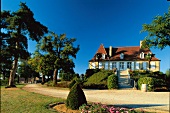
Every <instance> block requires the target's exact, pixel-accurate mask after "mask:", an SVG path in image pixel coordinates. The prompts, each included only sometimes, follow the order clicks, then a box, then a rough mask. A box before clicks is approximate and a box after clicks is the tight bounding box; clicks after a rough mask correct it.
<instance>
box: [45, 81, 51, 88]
mask: <svg viewBox="0 0 170 113" xmlns="http://www.w3.org/2000/svg"><path fill="white" fill-rule="evenodd" d="M45 85H47V86H50V87H53V81H51V80H50V81H48V82H46V83H45Z"/></svg>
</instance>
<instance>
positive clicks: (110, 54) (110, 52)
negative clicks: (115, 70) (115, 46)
mask: <svg viewBox="0 0 170 113" xmlns="http://www.w3.org/2000/svg"><path fill="white" fill-rule="evenodd" d="M109 56H110V57H111V56H112V46H110V47H109Z"/></svg>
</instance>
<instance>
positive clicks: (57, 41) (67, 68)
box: [40, 32, 79, 86]
mask: <svg viewBox="0 0 170 113" xmlns="http://www.w3.org/2000/svg"><path fill="white" fill-rule="evenodd" d="M75 41H76V39H75V38H70V39H69V38H66V34H62V35H60V36H58V35H57V34H55V33H53V32H50V33H49V35H48V36H45V37H44V38H43V39H42V41H41V43H40V50H41V51H42V52H44V53H47V54H48V56H49V57H48V58H50V60H52V61H53V65H51V66H52V68H53V69H54V74H53V85H54V86H55V85H56V84H57V76H58V73H59V71H62V72H63V73H74V70H73V68H74V67H75V65H74V62H73V59H72V58H76V54H77V52H78V51H79V45H78V46H77V47H74V46H73V43H74V42H75Z"/></svg>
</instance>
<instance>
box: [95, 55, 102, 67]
mask: <svg viewBox="0 0 170 113" xmlns="http://www.w3.org/2000/svg"><path fill="white" fill-rule="evenodd" d="M96 57H97V62H98V69H99V61H100V58H101V57H102V54H101V53H97V54H96Z"/></svg>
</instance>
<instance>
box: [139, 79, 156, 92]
mask: <svg viewBox="0 0 170 113" xmlns="http://www.w3.org/2000/svg"><path fill="white" fill-rule="evenodd" d="M142 84H147V85H148V91H154V78H152V77H142V78H140V79H139V80H138V89H140V90H141V86H142Z"/></svg>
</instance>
